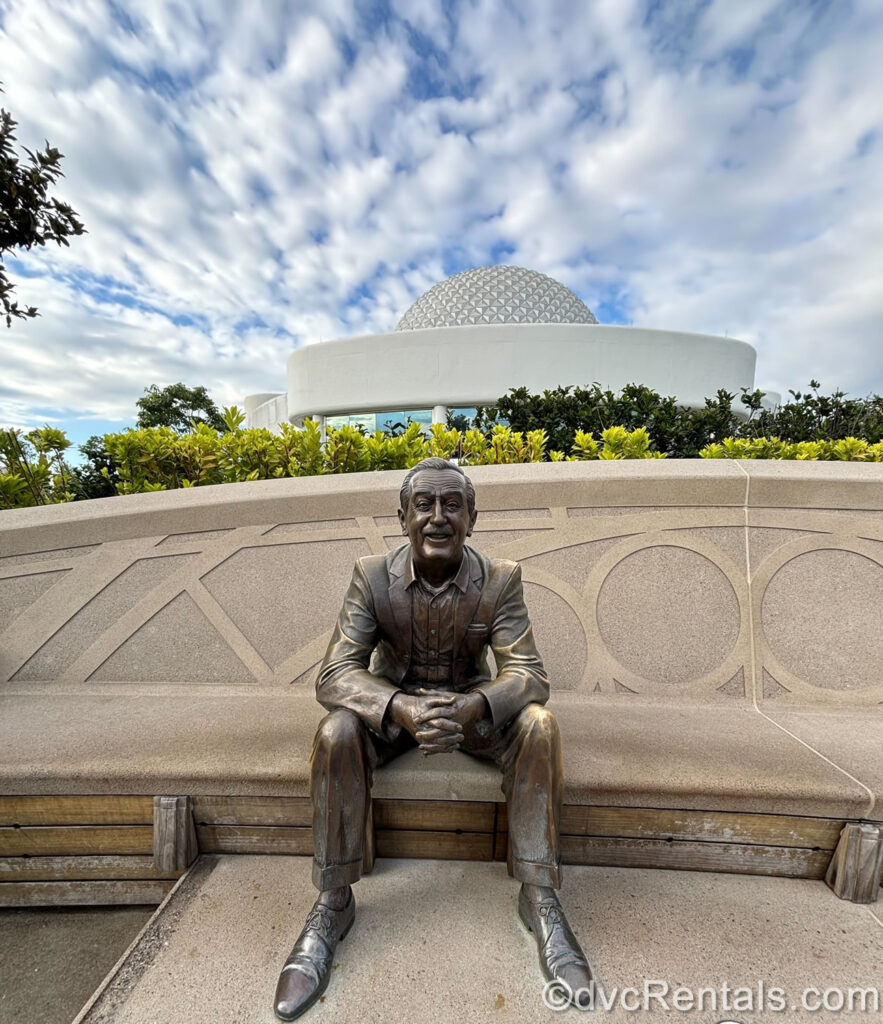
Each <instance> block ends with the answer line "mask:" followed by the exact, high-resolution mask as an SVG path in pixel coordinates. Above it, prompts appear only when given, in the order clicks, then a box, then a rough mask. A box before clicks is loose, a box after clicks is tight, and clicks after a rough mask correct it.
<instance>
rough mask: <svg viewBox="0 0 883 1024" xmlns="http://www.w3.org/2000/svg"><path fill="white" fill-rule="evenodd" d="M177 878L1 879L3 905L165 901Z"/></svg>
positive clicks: (48, 905) (44, 905) (107, 903)
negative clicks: (5, 880)
mask: <svg viewBox="0 0 883 1024" xmlns="http://www.w3.org/2000/svg"><path fill="white" fill-rule="evenodd" d="M174 884H175V883H174V881H160V880H151V881H115V882H0V907H64V906H78V905H91V906H102V905H112V904H141V903H152V904H156V903H162V901H163V900H164V899H165V897H166V895H167V893H168V892H169V891H170V890H171V888H172V886H173V885H174Z"/></svg>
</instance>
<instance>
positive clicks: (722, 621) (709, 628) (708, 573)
mask: <svg viewBox="0 0 883 1024" xmlns="http://www.w3.org/2000/svg"><path fill="white" fill-rule="evenodd" d="M596 614H597V622H598V631H599V633H600V636H601V639H602V640H603V642H604V644H605V645H606V647H607V649H608V651H609V652H610V653H611V654H612V655H613V657H614V658H616V660H617V661H618V662H619V663H620V664H621V665H623V666H624V667H625V668H627V669H628V670H629V671H631V672H633V673H634V674H635V675H638V676H640V677H642V678H644V679H648V680H652V681H653V682H658V683H685V682H688V681H690V680H694V679H700V678H702V677H703V676H705V675H707V674H708V673H710V672H713V671H714V670H715V669H716V668H718V667H719V666H720V665H721V664H723V662H724V661H725V660H726V658H727V656H728V655H729V654H730V652H731V651H732V650H733V648H734V647H735V645H736V641H737V639H738V636H739V628H740V614H739V602H738V599H737V598H736V594H735V592H734V590H733V586H732V584H731V583H730V581H729V580H728V579H727V577H726V575H725V574H724V573H723V572H722V571H721V569H720V568H719V567H718V566H717V565H715V564H714V562H712V561H711V559H709V558H706V557H705V556H704V555H700V554H699V553H698V552H696V551H692V550H690V549H689V548H683V547H677V546H674V545H658V546H655V547H648V548H641V549H640V550H638V551H634V552H632V553H631V554H629V555H626V556H625V557H624V558H623V559H621V560H620V561H619V562H617V563H616V565H615V566H614V567H613V568H612V569H611V570H610V572H609V573H608V574H607V576H606V578H605V579H604V582H603V583H602V585H601V589H600V592H599V594H598V601H597V606H596Z"/></svg>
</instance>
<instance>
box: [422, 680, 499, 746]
mask: <svg viewBox="0 0 883 1024" xmlns="http://www.w3.org/2000/svg"><path fill="white" fill-rule="evenodd" d="M417 693H418V694H419V695H420V696H426V697H428V696H432V697H433V698H434V699H433V702H432V703H433V707H432V708H431V709H429V710H427V711H425V712H423V713H422V714H421V715H418V716H417V717H416V718H415V722H418V723H421V722H424V721H426V722H429V721H431V720H435V719H439V718H444V719H446V720H447V721H449V722H451V723H453V724H455V725H458V726H459V727H460V732H462V733H464V734H466V735H468V734H469V733H472V732H473V731H474V729H475V727H476V726H477V725H478V723H479V722H481V721H482V720H483V719H488V720H489V719H490V709H489V707H488V703H487V701H486V700H485V698H484V696H483V694H481V693H478V692H476V691H472V692H470V693H446V694H444V696H441V695H440V694H439V693H438V691H437V690H418V691H417Z"/></svg>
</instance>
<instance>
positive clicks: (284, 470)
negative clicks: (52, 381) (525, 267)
mask: <svg viewBox="0 0 883 1024" xmlns="http://www.w3.org/2000/svg"><path fill="white" fill-rule="evenodd" d="M810 389H811V390H810V392H809V393H807V394H805V395H802V394H800V393H799V392H791V393H790V394H791V395H792V398H793V401H792V402H789V403H788V404H786V405H784V406H782V408H781V409H779V410H777V411H776V412H768V411H766V410H764V409H762V408H761V404H760V403H761V397H762V396H761V393H760V392H759V391H755V392H748V391H743V394H742V399H741V401H742V403H743V404H744V405H745V407H746V409H747V413H748V418H747V420H746V419H741V418H739V417H737V416H736V415H735V413H734V412H733V408H732V403H733V398H734V396H733V395H731V394H729V393H728V392H726V391H723V390H721V391H718V393H717V395H716V396H715V398H713V399H706V402H705V406H704V407H703V408H702V409H692V410H691V409H687V408H685V407H683V406H679V405H678V404H677V402H676V401H675V400H674V399H673V398H671V397H669V398H663V397H661V396H660V395H658V394H657V393H656V392H654V391H652V390H651V389H649V388H645V387H642V386H641V385H636V384H633V385H630V386H629V387H627V388H624V389H623V391H622V392H620V393H619V394H614V393H613V392H611V391H602V390H601V388H600V387H599V386H598V385H597V384H596V385H593V386H592V387H591V388H588V389H584V388H571V387H563V388H556V389H555V390H554V391H546V392H544V393H543V394H542V395H531V394H530V393H529V392H528V391H527V390H526V389H525V388H520V389H513V390H512V391H510V393H509V395H507V396H506V397H505V398H504V399H500V401H499V402H498V403H497V404H496V405H495V406H493V407H489V408H488V409H484V410H479V413H478V415H477V417H476V422H477V423H478V426H473V427H470V428H468V429H462V430H461V429H457V428H456V427H454V426H453V425H452V424H448V425H445V424H441V423H436V424H433V425H432V427H431V428H430V430H429V433H428V434H424V433H422V428H421V425H420V424H419V423H409V424H408V425H407V426H401V427H399V428H396V429H395V430H393V431H390V432H388V433H384V432H383V431H379V430H378V431H376V432H375V433H373V434H363V433H362V432H361V431H360V430H359V429H357V428H354V427H349V426H347V427H342V428H340V429H339V430H333V429H329V430H328V431H327V438H326V441H325V443H324V444H323V442H322V436H321V431H320V427H319V424H318V423H317V422H315V421H313V420H306V421H305V423H304V428H303V429H296V428H295V427H293V426H292V425H291V424H290V423H283V424H281V425H280V427H279V432H278V433H274V432H272V431H270V430H265V429H257V428H249V429H244V428H243V423H244V421H245V417H244V416H243V414H242V413H241V412H240V411H239V410H238V409H237V408H236V407H235V406H233V407H231V408H229V409H225V410H224V411H223V415H222V416H221V417H220V423H221V426H222V429H215V428H214V427H213V426H210V425H208V424H207V423H204V422H198V421H196V420H191V422H190V430H189V431H188V432H185V433H181V432H179V431H178V430H177V429H175V428H173V427H171V426H157V427H143V428H138V429H131V430H125V431H121V432H120V433H116V434H106V435H104V437H103V438H98V437H92V438H89V440H88V441H87V442H86V444H84V445H83V446H82V448H81V451H82V452H83V454H85V455H86V456H87V459H88V460H89V461H88V463H87V465H86V466H85V467H76V468H74V469H71V467H70V466H68V465H67V463H66V462H65V461H64V457H63V456H64V452H65V450H66V449H67V448H68V447H69V446H70V442H69V441H68V440H67V438H66V437H65V436H64V433H63V432H62V431H60V430H55V429H54V428H51V427H44V428H43V429H42V430H33V431H31V432H30V433H28V434H26V435H22V433H21V431H18V430H4V431H0V508H15V507H21V506H27V505H43V504H48V503H51V502H60V501H71V500H74V499H75V498H91V497H99V496H103V495H106V494H113V493H116V494H137V493H142V492H145V491H162V490H167V489H173V488H177V487H200V486H204V485H206V484H222V483H235V482H239V481H246V480H272V479H277V478H280V477H298V476H317V475H320V474H324V473H356V472H363V471H369V470H403V469H407V468H409V467H411V466H413V465H415V464H416V463H417V462H419V461H420V460H421V459H424V458H426V457H427V456H428V455H437V456H441V457H442V458H446V459H457V460H458V461H459V462H460V464H461V465H464V466H484V465H502V464H512V463H526V462H542V461H544V460H549V461H552V462H565V461H566V462H584V461H587V460H593V459H598V460H602V459H603V460H608V459H660V458H666V457H676V458H677V457H686V456H689V457H695V456H701V457H702V458H705V459H795V460H828V461H831V460H842V461H855V462H881V461H883V398H881V397H880V396H879V395H874V396H872V397H871V398H868V399H862V400H846V399H845V397H844V395H843V393H842V392H839V391H838V392H834V394H833V395H830V396H823V395H820V394H819V393H818V389H819V385H818V383H817V382H816V381H812V382H811V384H810ZM504 419H505V420H506V422H502V420H504ZM777 424H778V425H781V426H782V428H783V429H782V430H773V429H767V430H763V429H762V428H764V427H770V425H772V426H776V425H777ZM850 426H852V427H855V426H858V427H860V428H861V429H860V430H858V429H857V430H856V431H855V432H853V433H844V431H845V430H846V428H847V427H850ZM812 431H816V433H815V434H813V433H812ZM807 433H809V434H810V435H811V436H804V435H806V434H807Z"/></svg>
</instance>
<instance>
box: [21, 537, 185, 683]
mask: <svg viewBox="0 0 883 1024" xmlns="http://www.w3.org/2000/svg"><path fill="white" fill-rule="evenodd" d="M192 557H193V556H192V555H168V556H165V557H163V558H144V559H140V560H139V561H136V562H134V563H133V564H132V565H130V566H129V568H128V569H126V570H125V571H124V572H122V573H120V575H119V576H117V577H116V579H114V580H113V581H112V582H111V583H109V584H108V585H107V586H106V587H104V588H103V589H102V590H101V591H100V592H99V593H97V594H96V595H95V596H94V597H92V598H91V600H89V601H88V602H87V603H86V605H85V606H84V607H83V608H82V609H80V611H78V612H77V613H76V615H74V616H73V617H72V618H71V619H70V620H69V621H68V622H66V623H65V624H64V625H63V626H62V627H61V629H59V630H58V632H57V633H55V634H54V635H53V636H52V637H51V638H50V639H49V640H47V641H46V643H45V644H44V645H43V646H42V647H41V648H40V649H39V650H38V651H36V653H35V654H34V656H33V657H32V658H30V659H29V660H28V661H27V662H26V663H25V664H24V665H23V666H22V668H21V669H20V670H19V671H18V672H17V673H16V675H15V677H14V678H15V679H54V678H55V677H56V676H58V675H59V674H60V673H61V672H63V671H64V670H65V669H66V668H68V667H69V666H70V665H71V664H73V662H74V661H75V660H76V659H77V657H79V655H80V654H82V653H83V651H85V650H86V648H87V647H88V646H89V645H90V644H91V643H92V642H93V641H94V640H96V639H97V638H98V637H99V636H100V635H101V634H102V633H103V632H104V631H105V630H106V629H107V628H108V627H109V626H111V625H112V624H113V623H114V622H115V621H116V620H117V619H118V618H119V617H120V616H121V615H122V614H123V613H124V612H126V611H128V610H129V609H130V608H132V607H133V606H134V605H135V603H136V602H137V601H138V600H139V599H140V598H142V597H144V595H145V594H147V593H149V592H150V591H151V590H152V589H153V588H154V587H156V586H157V585H158V584H160V583H161V582H162V581H163V580H164V579H165V578H166V577H167V576H169V575H171V574H172V573H173V572H175V571H176V570H178V569H180V568H181V567H182V566H183V565H185V564H186V563H187V562H188V561H190V559H191V558H192Z"/></svg>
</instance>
